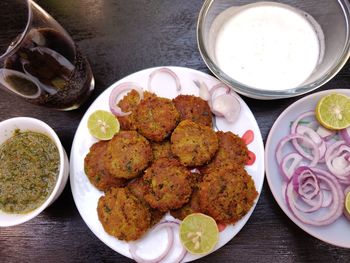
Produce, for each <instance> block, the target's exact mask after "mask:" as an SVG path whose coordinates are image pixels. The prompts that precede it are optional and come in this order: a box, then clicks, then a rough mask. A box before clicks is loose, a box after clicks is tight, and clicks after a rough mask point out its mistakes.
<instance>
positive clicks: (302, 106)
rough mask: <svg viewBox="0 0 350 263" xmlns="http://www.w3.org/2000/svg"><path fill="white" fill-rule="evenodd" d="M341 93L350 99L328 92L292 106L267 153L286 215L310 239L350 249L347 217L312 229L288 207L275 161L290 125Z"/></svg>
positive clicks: (270, 180) (273, 131)
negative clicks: (302, 115) (280, 143)
mask: <svg viewBox="0 0 350 263" xmlns="http://www.w3.org/2000/svg"><path fill="white" fill-rule="evenodd" d="M332 92H338V93H343V94H346V95H348V96H350V90H344V89H339V90H327V91H322V92H318V93H314V94H311V95H309V96H307V97H304V98H302V99H300V100H298V101H296V102H295V103H293V104H292V105H291V106H289V107H288V108H287V109H286V110H285V111H284V112H283V113H282V114H281V115H280V116H279V117H278V119H277V120H276V121H275V123H274V125H273V126H272V128H271V130H270V133H269V136H268V138H267V142H266V149H265V166H266V178H267V181H268V183H269V186H270V189H271V192H272V194H273V196H274V197H275V199H276V201H277V203H278V204H279V206H280V207H281V208H282V210H283V211H284V213H285V214H286V215H287V216H288V217H289V218H290V219H291V220H292V221H293V222H294V223H295V224H296V225H298V226H299V227H300V228H301V229H303V230H304V231H305V232H307V233H309V234H310V235H312V236H314V237H316V238H318V239H320V240H322V241H324V242H327V243H330V244H333V245H335V246H339V247H345V248H350V223H349V221H347V219H346V218H345V217H344V216H341V218H339V219H338V220H337V221H335V222H334V223H333V224H330V225H328V226H321V227H317V226H310V225H307V224H304V223H302V222H300V221H299V220H298V219H297V218H296V217H295V216H294V215H293V213H292V212H291V211H290V210H289V208H288V207H287V204H286V202H285V200H284V198H283V195H282V183H283V179H282V177H281V174H280V173H279V168H278V164H277V161H276V158H275V152H276V148H277V144H278V142H279V141H280V140H281V139H282V138H283V137H284V136H286V135H287V134H289V131H290V124H291V122H292V121H293V120H295V119H296V118H297V116H299V115H300V114H301V113H303V112H306V111H310V110H314V109H315V108H316V104H317V102H318V100H319V99H320V98H322V97H323V96H325V95H327V94H329V93H332Z"/></svg>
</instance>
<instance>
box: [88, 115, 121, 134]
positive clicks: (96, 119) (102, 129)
mask: <svg viewBox="0 0 350 263" xmlns="http://www.w3.org/2000/svg"><path fill="white" fill-rule="evenodd" d="M87 126H88V129H89V132H90V133H91V135H92V136H94V137H95V138H97V139H99V140H110V139H112V137H113V135H114V134H116V133H117V132H119V129H120V126H119V122H118V120H117V118H116V117H115V116H114V115H113V114H112V113H110V112H108V111H104V110H97V111H95V112H94V113H92V114H91V115H90V117H89V119H88V124H87Z"/></svg>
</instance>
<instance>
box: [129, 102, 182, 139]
mask: <svg viewBox="0 0 350 263" xmlns="http://www.w3.org/2000/svg"><path fill="white" fill-rule="evenodd" d="M136 113H137V115H136V126H137V130H138V132H139V133H140V134H142V135H143V136H145V137H146V138H147V139H149V140H151V141H155V142H161V141H163V140H164V139H165V138H166V137H168V136H169V135H170V134H171V132H172V131H173V130H174V129H175V127H176V125H177V124H178V122H179V118H180V114H179V112H178V111H177V109H176V107H175V105H174V103H173V102H172V101H171V100H169V99H166V98H161V97H149V98H145V99H144V100H142V101H141V102H140V104H139V105H138V106H137V110H136Z"/></svg>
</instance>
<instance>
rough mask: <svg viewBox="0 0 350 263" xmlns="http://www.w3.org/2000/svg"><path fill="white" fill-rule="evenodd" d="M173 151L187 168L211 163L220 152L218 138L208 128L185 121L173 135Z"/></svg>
mask: <svg viewBox="0 0 350 263" xmlns="http://www.w3.org/2000/svg"><path fill="white" fill-rule="evenodd" d="M170 141H171V150H172V152H173V154H174V155H175V156H177V157H178V158H179V160H180V162H181V163H182V164H183V165H185V166H200V165H204V164H207V163H209V162H210V160H211V159H212V158H213V157H214V155H215V153H216V151H217V150H218V147H219V144H218V138H217V135H216V134H215V132H214V131H213V130H212V129H211V128H210V127H208V126H204V125H202V124H198V123H195V122H193V121H190V120H184V121H181V122H180V123H179V125H178V126H177V127H176V129H175V130H174V132H173V133H172V135H171V139H170Z"/></svg>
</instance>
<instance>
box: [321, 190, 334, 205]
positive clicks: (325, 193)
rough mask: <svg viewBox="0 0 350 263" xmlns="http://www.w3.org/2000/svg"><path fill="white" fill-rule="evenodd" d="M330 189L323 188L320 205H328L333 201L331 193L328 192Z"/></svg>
mask: <svg viewBox="0 0 350 263" xmlns="http://www.w3.org/2000/svg"><path fill="white" fill-rule="evenodd" d="M329 192H330V191H328V190H325V189H323V191H322V196H323V202H322V207H329V206H330V205H331V204H332V202H333V196H332V193H329Z"/></svg>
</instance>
